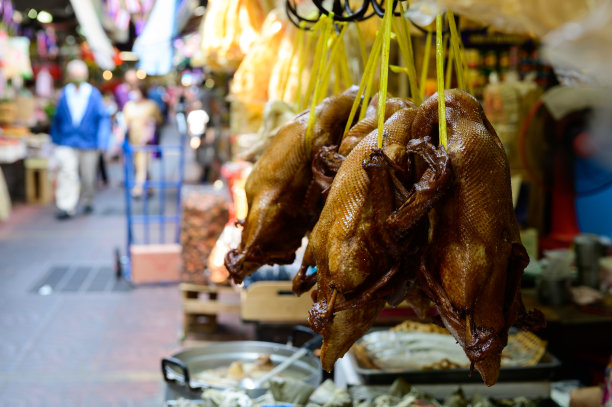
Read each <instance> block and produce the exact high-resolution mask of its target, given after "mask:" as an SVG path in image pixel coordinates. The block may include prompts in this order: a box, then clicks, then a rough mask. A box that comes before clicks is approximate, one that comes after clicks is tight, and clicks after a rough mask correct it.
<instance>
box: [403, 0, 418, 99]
mask: <svg viewBox="0 0 612 407" xmlns="http://www.w3.org/2000/svg"><path fill="white" fill-rule="evenodd" d="M399 7H400V12H401V15H402V16H403V15H404V5H403V3H402V2H401V1H400V2H399ZM400 21H401V24H400V27H401V28H402V29H403V30H402V31H403V34H402V35H401V37H403V38H405V41H406V46H407V50H406V51H407V53H408V55H407V56H406V57H405V58H404V63H405V64H406V65H407V68H408V81H409V83H410V96H411V97H412V100H414V103H416V105H417V106H419V105H420V104H421V103H422V102H423V99H422V98H421V93H420V90H419V86H418V84H417V73H416V66H415V65H414V50H413V49H412V37H411V36H410V26H409V25H408V23H407V19H405V18H403V17H400ZM406 58H408V59H406Z"/></svg>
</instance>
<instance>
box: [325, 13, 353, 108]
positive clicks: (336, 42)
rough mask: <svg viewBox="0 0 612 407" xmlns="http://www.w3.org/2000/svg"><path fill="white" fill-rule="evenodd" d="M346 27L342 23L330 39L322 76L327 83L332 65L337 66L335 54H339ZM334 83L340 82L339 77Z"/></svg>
mask: <svg viewBox="0 0 612 407" xmlns="http://www.w3.org/2000/svg"><path fill="white" fill-rule="evenodd" d="M333 25H334V24H333V22H332V24H331V26H332V28H333ZM347 27H348V25H347V24H346V23H342V29H341V30H340V33H339V34H337V35H335V36H334V38H333V40H332V43H331V50H330V57H329V62H330V63H329V64H327V66H326V67H325V71H324V73H323V78H324V80H326V81H327V83H329V76H330V73H331V69H332V66H337V63H335V60H336V59H337V58H336V57H337V55H339V54H340V51H339V50H340V47H341V45H342V44H343V42H342V38H343V37H344V33H345V32H346V28H347ZM328 41H329V39H328ZM336 76H338V75H336ZM336 84H338V85H339V84H340V82H339V78H336V82H335V83H334V85H336ZM336 93H339V92H336ZM317 103H318V102H317Z"/></svg>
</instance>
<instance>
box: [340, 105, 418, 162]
mask: <svg viewBox="0 0 612 407" xmlns="http://www.w3.org/2000/svg"><path fill="white" fill-rule="evenodd" d="M408 107H416V105H415V104H414V103H413V102H412V101H410V100H408V99H403V98H396V97H390V98H388V99H387V100H386V101H385V121H386V120H387V119H388V118H389V117H391V116H392V115H393V114H394V113H395V112H397V111H398V110H400V109H404V108H408ZM377 127H378V94H376V95H374V97H373V98H372V100H371V101H370V103H369V104H368V107H367V108H366V113H365V116H364V118H363V119H362V120H360V121H359V122H357V123H356V124H355V125H354V126H353V127H352V128H351V129H350V130H349V132H348V133H347V134H346V136H344V137H343V138H342V143H341V144H340V146H339V147H338V153H339V154H340V155H341V156H344V157H346V156H347V155H348V154H349V153H350V152H351V151H353V148H355V146H356V145H357V144H359V142H360V141H361V140H363V138H364V137H365V136H367V135H368V134H370V133H371V132H372V130H374V129H376V128H377Z"/></svg>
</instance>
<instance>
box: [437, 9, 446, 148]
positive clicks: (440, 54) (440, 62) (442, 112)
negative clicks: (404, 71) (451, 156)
mask: <svg viewBox="0 0 612 407" xmlns="http://www.w3.org/2000/svg"><path fill="white" fill-rule="evenodd" d="M442 40H443V38H442V14H438V16H437V17H436V75H437V79H438V130H439V135H440V145H443V146H444V148H447V144H448V142H447V140H446V105H445V103H444V43H443V42H442Z"/></svg>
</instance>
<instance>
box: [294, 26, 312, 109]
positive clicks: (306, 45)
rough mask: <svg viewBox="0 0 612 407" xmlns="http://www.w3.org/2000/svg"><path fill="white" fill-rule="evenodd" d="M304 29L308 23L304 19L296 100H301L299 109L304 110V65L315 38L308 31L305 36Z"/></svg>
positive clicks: (301, 29)
mask: <svg viewBox="0 0 612 407" xmlns="http://www.w3.org/2000/svg"><path fill="white" fill-rule="evenodd" d="M304 30H306V23H305V22H304V21H302V22H301V23H300V32H301V33H302V42H301V44H300V46H301V49H300V56H299V63H298V86H297V90H296V92H295V93H296V98H295V100H299V103H298V110H299V111H302V110H303V104H304V95H303V94H302V74H303V73H304V66H305V65H306V53H307V52H308V51H307V50H308V49H310V45H311V44H312V38H313V35H312V34H311V33H308V35H306V36H304V34H303V33H304Z"/></svg>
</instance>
